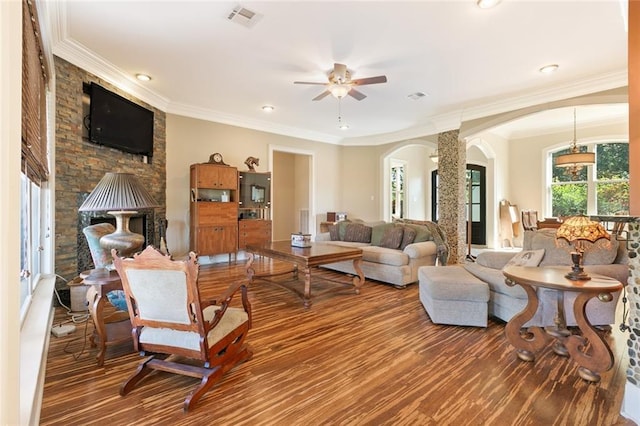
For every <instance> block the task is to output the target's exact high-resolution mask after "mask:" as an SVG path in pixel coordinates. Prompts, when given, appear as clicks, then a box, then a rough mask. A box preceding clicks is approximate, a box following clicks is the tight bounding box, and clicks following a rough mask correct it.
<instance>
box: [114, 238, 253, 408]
mask: <svg viewBox="0 0 640 426" xmlns="http://www.w3.org/2000/svg"><path fill="white" fill-rule="evenodd" d="M111 254H112V256H113V259H114V265H115V267H116V270H117V271H118V274H119V275H120V278H121V279H122V287H123V289H124V291H125V295H126V301H127V307H128V309H129V316H130V318H131V324H132V335H133V343H134V347H135V350H137V351H140V352H141V355H143V356H145V355H146V353H147V352H148V353H151V354H152V355H151V356H150V357H149V358H147V359H146V360H145V361H143V362H142V363H141V364H140V366H139V367H138V369H137V370H136V372H135V373H134V374H133V375H132V376H131V377H129V378H128V379H127V381H126V382H124V383H123V384H122V386H121V387H120V395H126V394H127V393H129V392H130V391H131V390H132V389H133V388H134V387H135V386H136V384H137V383H138V382H139V381H141V380H142V379H143V378H144V377H145V376H147V375H148V374H150V373H151V372H152V371H153V370H161V371H166V372H170V373H177V374H184V375H187V376H190V377H196V378H200V379H202V380H201V382H200V385H199V386H198V387H197V388H196V389H195V390H194V391H193V392H192V393H191V394H189V396H187V398H186V399H185V401H184V406H183V408H184V411H185V412H186V411H188V410H189V409H191V408H192V407H193V406H194V405H195V404H196V403H197V401H198V400H199V399H200V398H201V397H202V396H203V395H204V394H205V393H206V392H207V391H208V390H209V389H210V388H211V387H212V386H213V385H214V384H215V383H216V382H217V381H218V380H220V379H221V378H222V376H223V375H224V374H225V373H226V372H227V371H228V370H230V369H231V368H233V367H234V366H235V365H237V364H239V363H241V362H244V361H246V360H248V359H251V357H252V356H253V352H252V350H251V349H250V348H249V347H248V346H247V345H246V344H244V339H245V337H246V335H247V332H248V331H249V328H251V305H250V304H249V300H248V298H247V286H246V285H245V284H244V283H235V284H232V285H231V286H230V287H229V288H228V289H227V291H226V292H225V294H223V295H222V296H221V297H220V298H219V299H216V300H213V301H210V302H208V303H204V302H202V301H201V300H200V296H199V292H198V284H197V281H198V269H199V267H198V263H197V258H196V255H195V254H194V253H190V254H189V260H186V261H174V260H171V258H170V256H169V255H166V256H165V255H163V254H162V253H160V252H159V251H157V250H156V249H155V248H153V247H151V246H148V247H147V248H146V249H145V250H144V251H142V252H141V253H139V254H137V255H135V256H134V257H133V258H121V257H119V256H118V255H117V253H116V251H115V250H112V251H111ZM238 290H240V291H241V294H242V298H241V300H242V308H240V307H230V306H229V304H230V302H231V300H232V298H233V296H234V294H235V293H236V292H237V291H238ZM180 358H183V359H184V358H189V359H192V360H193V359H195V360H199V361H202V363H203V365H202V366H201V367H200V366H197V365H195V366H194V365H193V362H191V363H190V364H189V363H180V362H179V361H180Z"/></svg>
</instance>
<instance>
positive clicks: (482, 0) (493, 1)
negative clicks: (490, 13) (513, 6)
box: [476, 0, 502, 9]
mask: <svg viewBox="0 0 640 426" xmlns="http://www.w3.org/2000/svg"><path fill="white" fill-rule="evenodd" d="M501 1H502V0H476V4H477V5H478V7H479V8H480V9H491V8H492V7H494V6H497V5H498V3H500V2H501Z"/></svg>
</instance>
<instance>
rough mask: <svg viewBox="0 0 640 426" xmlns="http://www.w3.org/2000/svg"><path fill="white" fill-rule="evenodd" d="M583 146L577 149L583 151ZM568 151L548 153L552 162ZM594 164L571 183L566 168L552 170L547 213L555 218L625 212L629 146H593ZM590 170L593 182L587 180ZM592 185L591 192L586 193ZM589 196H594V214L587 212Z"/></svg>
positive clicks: (568, 171) (619, 144) (621, 144)
mask: <svg viewBox="0 0 640 426" xmlns="http://www.w3.org/2000/svg"><path fill="white" fill-rule="evenodd" d="M586 149H587V148H586V147H585V146H582V147H580V150H581V151H586ZM568 152H569V150H568V149H564V150H562V151H558V152H555V153H553V154H552V161H553V164H555V159H556V157H557V156H558V155H562V154H566V153H568ZM595 152H596V164H595V165H593V166H589V167H583V168H582V169H581V170H580V171H579V172H578V175H577V178H576V179H573V180H572V176H571V173H570V170H569V168H563V167H555V166H554V167H553V172H552V184H551V206H552V208H551V210H552V215H553V216H556V217H563V216H573V215H576V214H598V215H614V214H621V213H622V214H628V211H629V145H628V144H627V143H620V142H613V143H600V144H597V145H595ZM591 167H595V169H596V170H595V176H596V178H595V180H591V176H592V173H591V170H589V169H590V168H591ZM590 185H595V191H589V187H590ZM589 193H595V197H596V200H594V201H595V203H593V204H595V205H596V206H597V208H596V211H588V208H589V198H588V197H589Z"/></svg>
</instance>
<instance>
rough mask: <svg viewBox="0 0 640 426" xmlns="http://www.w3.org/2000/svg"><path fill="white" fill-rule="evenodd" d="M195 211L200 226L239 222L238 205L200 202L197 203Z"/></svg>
mask: <svg viewBox="0 0 640 426" xmlns="http://www.w3.org/2000/svg"><path fill="white" fill-rule="evenodd" d="M194 209H195V211H194V212H193V214H194V215H195V216H194V218H196V223H197V224H198V225H215V224H219V223H223V222H236V221H237V220H238V219H237V216H238V203H217V202H208V201H200V202H197V203H195V206H194Z"/></svg>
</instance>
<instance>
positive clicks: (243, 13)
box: [227, 6, 262, 28]
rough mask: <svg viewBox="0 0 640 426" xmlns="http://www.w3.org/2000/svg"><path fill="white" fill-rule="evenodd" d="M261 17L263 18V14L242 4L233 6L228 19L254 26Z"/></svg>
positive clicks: (246, 25)
mask: <svg viewBox="0 0 640 426" xmlns="http://www.w3.org/2000/svg"><path fill="white" fill-rule="evenodd" d="M260 18H262V15H260V14H258V13H256V12H254V11H251V10H249V9H247V8H244V7H242V6H236V7H235V8H233V11H232V12H231V13H230V14H229V16H228V17H227V19H228V20H230V21H232V22H235V23H237V24H240V25H242V26H243V27H247V28H252V27H253V26H254V25H255V24H256V22H258V21H259V20H260Z"/></svg>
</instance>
